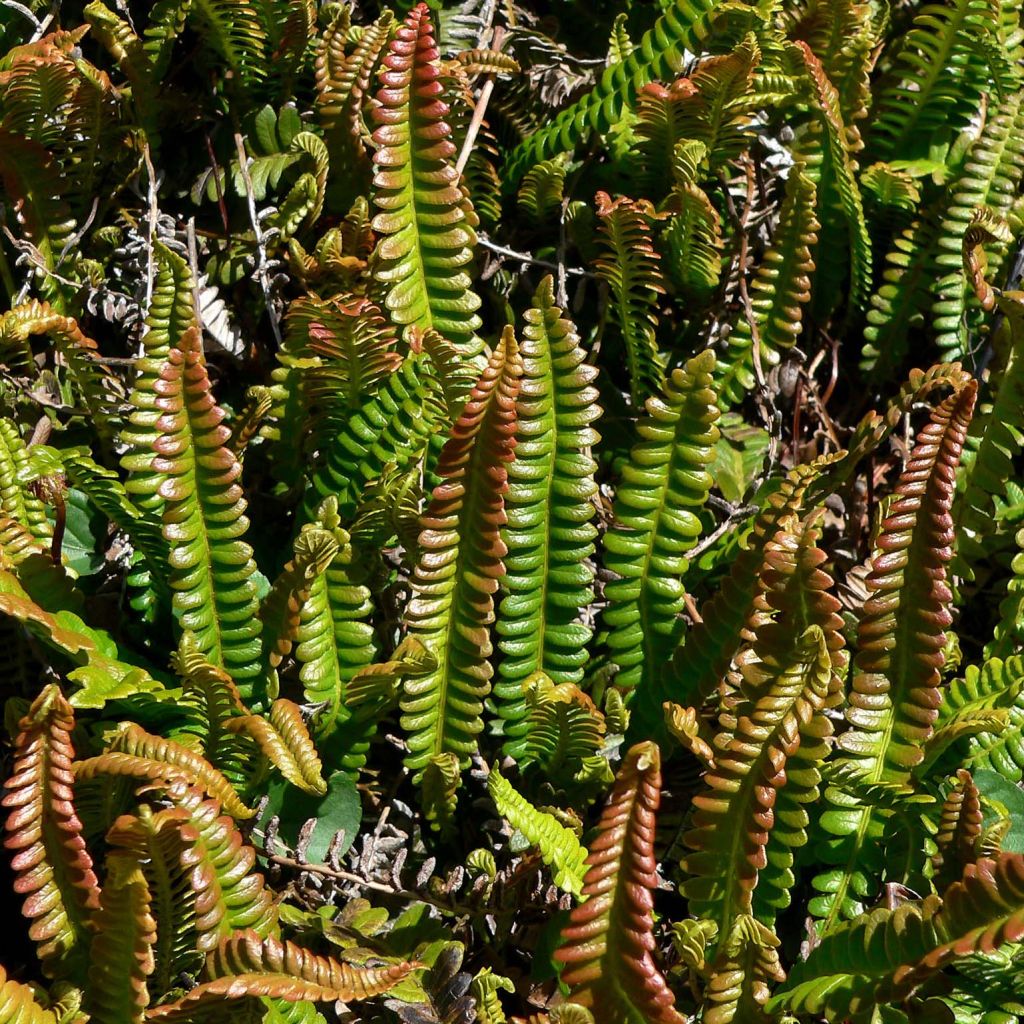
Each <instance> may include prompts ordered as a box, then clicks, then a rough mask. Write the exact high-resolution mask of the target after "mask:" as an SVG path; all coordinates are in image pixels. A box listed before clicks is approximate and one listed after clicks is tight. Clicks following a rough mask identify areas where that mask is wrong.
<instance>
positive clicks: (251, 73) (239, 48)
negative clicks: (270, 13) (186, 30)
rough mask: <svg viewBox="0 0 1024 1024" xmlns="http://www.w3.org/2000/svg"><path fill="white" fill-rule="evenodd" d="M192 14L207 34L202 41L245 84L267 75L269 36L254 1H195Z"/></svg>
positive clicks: (192, 5) (252, 82)
mask: <svg viewBox="0 0 1024 1024" xmlns="http://www.w3.org/2000/svg"><path fill="white" fill-rule="evenodd" d="M189 12H190V14H191V15H193V16H195V17H196V18H197V20H198V21H199V22H200V23H201V24H202V27H203V28H204V29H205V30H206V31H205V32H204V33H203V34H202V36H201V38H202V39H203V40H204V42H205V44H206V45H208V46H209V47H210V48H211V49H212V50H215V51H216V52H217V54H218V55H219V56H220V57H221V58H222V60H223V61H224V63H225V64H226V65H227V67H229V68H230V69H231V70H232V71H233V72H234V73H235V74H236V75H239V76H240V77H241V79H242V81H243V82H245V83H246V84H249V85H252V84H255V83H256V82H259V81H260V80H261V79H262V78H264V77H265V75H266V69H267V54H266V45H267V36H266V30H265V29H264V27H263V24H262V22H261V20H260V17H259V13H258V11H257V9H256V7H255V5H254V4H252V3H251V2H250V0H191V3H190V4H189Z"/></svg>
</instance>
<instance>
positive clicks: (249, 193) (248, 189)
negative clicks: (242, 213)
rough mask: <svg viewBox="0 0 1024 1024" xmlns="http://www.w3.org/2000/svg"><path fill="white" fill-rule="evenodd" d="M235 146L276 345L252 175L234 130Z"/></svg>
mask: <svg viewBox="0 0 1024 1024" xmlns="http://www.w3.org/2000/svg"><path fill="white" fill-rule="evenodd" d="M235 148H236V149H237V150H238V166H239V170H240V171H241V173H242V180H243V181H244V182H245V198H246V201H247V203H248V205H249V222H250V223H251V224H252V229H253V232H254V233H255V235H256V275H255V276H256V278H257V280H258V281H259V283H260V287H261V288H262V289H263V302H264V304H265V305H266V307H267V316H269V317H270V326H271V329H272V330H273V332H274V340H275V341H276V342H277V347H278V348H280V347H281V345H282V338H281V325H280V323H279V322H278V317H277V310H276V309H275V308H274V297H273V295H271V293H270V274H269V272H268V270H267V262H268V261H267V250H266V248H265V246H264V244H263V228H262V227H261V226H260V219H259V216H258V214H257V213H256V196H255V193H254V190H253V187H252V175H250V174H249V157H248V156H247V155H246V152H245V142H244V141H243V140H242V135H241V133H240V132H235Z"/></svg>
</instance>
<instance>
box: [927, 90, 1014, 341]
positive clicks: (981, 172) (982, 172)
mask: <svg viewBox="0 0 1024 1024" xmlns="http://www.w3.org/2000/svg"><path fill="white" fill-rule="evenodd" d="M1022 97H1024V94H1022V93H1019V92H1018V93H1015V94H1014V95H1013V96H1010V97H1009V98H1007V99H1006V100H1005V101H1004V102H1003V103H1002V104H1000V106H999V108H998V110H997V111H996V112H995V114H994V116H992V117H990V118H989V120H988V122H987V124H986V125H985V131H984V133H983V134H982V135H981V137H980V138H979V139H978V141H977V143H976V144H975V145H974V146H972V147H971V150H970V153H969V154H968V156H967V158H966V160H965V162H964V166H963V170H962V172H961V173H960V175H959V176H958V178H957V180H956V182H955V184H954V185H953V189H952V191H953V195H952V197H951V198H950V200H949V201H948V203H947V205H946V206H945V208H944V210H943V213H942V219H941V222H940V225H939V238H938V242H937V253H936V257H935V265H936V269H937V271H938V273H939V275H940V276H939V278H938V280H937V281H935V282H933V284H932V288H931V292H932V305H931V313H932V320H933V326H934V330H935V338H936V344H937V345H938V346H939V348H940V349H942V350H943V355H944V356H947V357H949V358H954V359H956V358H962V357H963V356H965V355H966V354H967V353H968V351H969V350H970V346H971V341H972V338H973V336H974V335H975V334H976V333H977V331H978V330H979V327H980V316H981V312H982V311H981V310H980V309H978V307H977V305H976V303H975V302H974V301H973V293H972V290H971V283H970V281H969V279H968V278H967V275H966V273H965V271H964V267H963V262H962V260H961V258H960V250H961V240H962V239H964V237H965V235H966V233H967V231H968V230H969V225H970V221H971V217H972V215H973V214H974V212H975V210H977V209H978V208H985V209H987V210H988V211H989V212H990V213H991V214H994V215H995V216H997V217H999V216H1005V215H1006V213H1007V212H1008V211H1009V209H1010V207H1011V205H1012V203H1013V197H1014V195H1015V194H1016V192H1017V189H1018V187H1019V185H1020V181H1021V177H1022V176H1024V144H1022V143H1021V132H1022V129H1024V104H1022ZM1010 241H1012V236H1010V237H1005V236H1004V237H1002V238H1000V239H998V240H997V239H995V238H992V239H990V242H996V243H997V244H994V245H992V244H990V245H989V246H987V252H986V255H987V257H988V264H989V273H991V274H994V273H996V272H998V269H999V267H1000V265H1001V264H1002V259H1003V256H1004V255H1005V252H1006V250H1007V248H1008V243H1009V242H1010Z"/></svg>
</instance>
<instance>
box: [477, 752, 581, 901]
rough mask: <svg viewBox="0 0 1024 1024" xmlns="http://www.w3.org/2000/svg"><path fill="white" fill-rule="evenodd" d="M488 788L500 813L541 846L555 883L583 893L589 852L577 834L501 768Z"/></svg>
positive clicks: (492, 774)
mask: <svg viewBox="0 0 1024 1024" xmlns="http://www.w3.org/2000/svg"><path fill="white" fill-rule="evenodd" d="M487 789H488V792H489V793H490V794H491V799H492V800H493V801H494V805H495V806H496V807H497V808H498V813H499V814H501V816H502V817H503V818H505V819H506V820H507V821H508V823H509V824H510V825H511V826H512V827H513V828H514V829H516V830H517V831H519V832H521V833H522V834H523V835H524V836H525V837H526V839H527V840H528V841H529V842H530V843H531V844H532V845H533V846H535V847H537V852H538V853H539V854H540V856H541V859H542V860H543V861H544V863H545V864H547V865H548V866H549V867H550V868H551V869H552V871H553V873H554V880H555V885H557V886H558V887H559V888H561V889H563V890H564V891H565V892H568V893H571V894H572V895H574V896H579V895H580V893H581V892H582V891H583V876H584V870H583V864H584V861H585V860H586V858H587V851H586V850H585V849H584V848H583V847H582V846H580V842H579V839H577V838H576V835H575V833H574V832H572V830H571V829H567V828H566V827H565V826H564V825H562V824H561V823H560V822H559V821H558V819H557V818H555V817H554V815H552V814H548V813H547V812H545V811H541V810H538V809H537V808H536V807H534V806H533V805H532V804H530V803H529V801H528V800H527V799H526V798H525V797H523V796H521V795H520V794H519V793H517V792H516V790H515V789H513V787H512V784H511V783H510V782H509V781H508V780H507V779H506V778H505V777H504V776H503V775H502V774H501V773H500V772H499V771H498V770H497V768H492V769H491V772H490V774H489V775H488V776H487Z"/></svg>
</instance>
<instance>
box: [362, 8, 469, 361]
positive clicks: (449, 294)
mask: <svg viewBox="0 0 1024 1024" xmlns="http://www.w3.org/2000/svg"><path fill="white" fill-rule="evenodd" d="M438 59H439V54H438V51H437V47H436V45H435V43H434V37H433V36H432V34H431V25H430V16H429V12H428V9H427V7H426V6H425V5H423V4H420V5H419V6H417V7H416V8H414V9H413V10H412V12H410V14H409V16H408V17H407V18H406V20H405V24H404V25H403V26H402V27H401V28H399V29H398V31H397V33H396V35H395V38H394V39H393V40H392V41H391V43H390V44H389V46H388V51H387V54H386V55H385V57H384V59H383V64H384V71H383V72H382V81H383V83H384V84H383V87H382V88H381V89H380V91H379V92H378V94H377V99H378V103H379V105H378V106H377V107H375V108H374V118H375V120H376V122H377V124H378V125H379V127H378V128H377V130H376V131H375V132H374V135H373V139H374V142H375V144H376V145H377V152H376V155H375V156H374V163H375V165H376V173H375V175H374V179H373V182H374V191H373V201H374V203H375V205H376V206H377V209H378V210H379V211H380V212H379V213H378V214H377V216H376V217H375V218H374V221H373V226H374V229H375V230H376V231H377V232H378V233H379V234H380V235H381V236H382V237H381V241H380V243H379V245H378V247H377V254H376V255H377V260H378V262H377V265H376V268H375V278H376V280H377V281H378V283H379V284H380V285H381V287H382V288H383V289H384V290H385V291H386V298H385V302H384V304H385V306H386V307H387V309H388V311H389V313H390V314H391V317H392V319H393V320H394V321H395V322H396V323H398V324H400V325H402V326H408V325H415V326H418V327H421V328H428V327H433V328H435V329H436V330H437V331H439V332H440V333H441V334H442V335H443V336H444V337H445V338H447V339H448V340H449V341H451V342H452V343H453V344H455V345H456V346H457V347H458V349H459V351H460V352H461V353H462V354H463V355H464V356H466V357H469V358H472V357H475V356H477V355H479V354H480V352H481V351H482V348H483V344H482V342H481V341H480V339H479V338H478V337H477V336H476V334H475V332H476V330H477V328H478V327H479V326H480V323H481V321H480V318H479V317H478V316H477V315H476V310H477V308H478V307H479V305H480V300H479V299H478V298H477V296H476V295H475V294H474V293H473V291H472V289H471V287H470V277H469V274H468V272H467V271H466V269H465V268H466V266H467V265H468V264H469V263H470V262H471V260H472V259H473V246H474V244H475V242H476V234H475V232H474V230H473V228H474V224H475V215H474V214H473V211H472V207H471V206H470V204H469V200H468V199H467V198H466V196H465V194H464V193H463V192H462V190H461V189H460V188H459V184H458V177H457V175H456V173H455V168H454V167H453V166H452V164H451V162H450V161H451V158H452V157H453V156H454V155H455V146H454V144H453V143H452V142H451V141H450V139H449V138H448V136H449V135H450V134H451V129H450V128H449V126H448V125H447V123H446V122H445V120H444V119H445V117H446V116H447V114H448V105H447V104H446V103H445V102H444V101H443V100H442V99H441V98H440V95H439V93H440V92H441V85H440V82H439V81H438V78H439V76H440V73H441V72H440V69H439V66H438Z"/></svg>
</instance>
